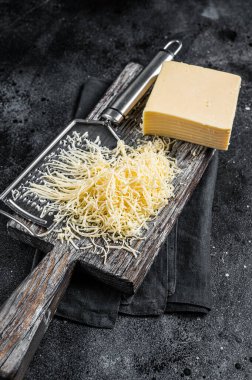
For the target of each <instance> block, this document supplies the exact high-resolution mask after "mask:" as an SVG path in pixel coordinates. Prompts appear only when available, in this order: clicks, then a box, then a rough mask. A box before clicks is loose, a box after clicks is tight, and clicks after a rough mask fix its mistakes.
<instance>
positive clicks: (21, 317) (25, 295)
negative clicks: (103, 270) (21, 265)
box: [0, 250, 76, 380]
mask: <svg viewBox="0 0 252 380" xmlns="http://www.w3.org/2000/svg"><path fill="white" fill-rule="evenodd" d="M75 262H76V256H75V254H74V253H71V252H64V253H63V252H62V251H61V252H59V250H57V252H56V250H55V251H54V250H52V251H51V252H50V253H48V254H47V255H46V256H45V257H44V259H43V260H42V261H41V262H40V263H39V265H38V266H37V267H36V268H35V269H34V270H33V272H32V273H31V274H30V275H29V276H28V277H27V278H26V279H25V280H24V281H23V282H22V283H21V285H20V286H19V287H18V288H17V289H16V290H15V291H14V292H13V293H12V295H11V296H10V298H9V299H8V300H7V301H6V302H5V304H4V305H3V306H2V308H1V310H0V379H16V380H17V379H22V378H23V376H24V373H25V371H26V369H27V367H28V365H29V363H30V361H31V359H32V357H33V355H34V353H35V351H36V349H37V347H38V345H39V343H40V341H41V339H42V338H43V335H44V333H45V331H46V330H47V327H48V325H49V323H50V321H51V319H52V317H53V315H54V313H55V310H56V309H57V306H58V304H59V301H60V299H61V296H62V295H63V294H64V291H65V289H66V288H67V286H68V283H69V280H70V278H71V274H72V271H73V268H74V264H75Z"/></svg>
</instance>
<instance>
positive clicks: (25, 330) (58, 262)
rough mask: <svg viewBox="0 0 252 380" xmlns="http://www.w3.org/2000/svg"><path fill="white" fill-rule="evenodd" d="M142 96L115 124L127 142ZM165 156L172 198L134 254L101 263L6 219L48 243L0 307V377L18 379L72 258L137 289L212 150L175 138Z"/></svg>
mask: <svg viewBox="0 0 252 380" xmlns="http://www.w3.org/2000/svg"><path fill="white" fill-rule="evenodd" d="M140 68H141V67H140V66H139V65H137V64H129V65H128V66H127V67H126V68H125V70H124V71H123V72H122V74H121V75H120V76H119V77H118V79H117V80H116V81H115V82H114V84H113V85H112V87H111V88H110V89H109V90H108V92H107V93H106V95H105V97H104V98H103V99H102V100H101V101H100V102H99V104H98V105H97V107H96V108H95V110H94V111H93V112H92V113H91V115H90V117H92V118H94V119H97V118H98V117H99V115H100V113H101V111H102V110H103V109H104V108H105V107H106V106H107V104H108V103H109V102H110V101H111V99H112V98H113V96H114V95H116V94H117V93H118V92H119V91H121V89H122V88H123V87H125V86H126V85H127V83H128V82H129V81H130V80H131V79H132V78H133V77H134V76H135V75H136V74H137V73H138V72H139V70H140ZM146 99H147V97H146ZM146 99H145V100H143V101H142V102H141V104H140V105H138V107H137V108H136V109H135V110H134V111H133V112H132V113H131V115H130V117H129V118H128V119H127V120H126V121H125V123H124V124H123V125H122V126H120V127H118V128H117V129H118V134H119V135H120V136H121V137H122V138H123V139H124V140H125V141H126V142H127V143H130V144H134V143H136V140H137V138H138V137H139V136H140V135H141V132H140V127H139V123H140V118H141V112H142V109H143V107H144V104H145V101H146ZM171 155H172V156H174V157H176V158H177V161H178V165H179V167H180V168H181V169H182V171H181V173H180V174H179V176H178V177H177V178H176V180H175V182H174V184H175V198H174V199H173V200H172V201H171V202H170V203H169V205H168V206H167V207H165V208H164V209H163V210H162V212H161V213H160V214H159V216H158V218H157V219H156V221H155V223H153V222H152V223H150V226H149V230H148V232H147V234H146V239H145V240H139V241H136V242H135V243H134V247H135V248H137V249H138V250H139V251H140V252H141V254H140V255H139V256H138V258H137V259H135V258H134V257H133V256H132V255H131V254H130V253H125V252H123V253H122V252H120V251H119V250H114V251H112V252H111V253H110V255H109V256H108V259H107V263H106V265H104V263H103V259H102V258H101V257H100V256H98V255H95V254H94V253H93V252H91V251H90V252H81V251H76V250H75V249H74V248H73V247H72V246H66V245H65V244H61V243H60V242H59V241H58V240H57V239H56V236H55V234H52V235H50V236H47V237H46V238H44V239H43V240H42V239H41V240H39V239H36V238H34V237H32V236H29V235H27V233H26V232H24V231H23V230H22V229H21V228H20V226H19V225H18V224H17V223H15V222H12V221H11V222H9V223H8V230H9V233H10V235H12V236H13V237H14V238H16V239H20V240H22V241H25V242H26V243H28V244H31V245H32V246H34V247H38V248H40V249H42V250H43V251H45V252H49V251H50V250H51V249H52V247H54V248H53V250H52V251H51V252H50V253H49V254H47V255H46V257H45V259H44V260H43V261H42V262H41V263H40V265H39V266H38V267H37V268H36V269H35V270H34V271H33V273H32V274H30V275H29V276H28V277H27V278H26V279H25V281H24V282H23V283H22V284H21V285H20V286H19V288H18V289H17V290H16V291H15V292H14V293H13V294H12V296H11V297H10V299H9V300H7V302H6V303H5V305H4V306H3V308H2V309H1V311H0V334H1V335H0V376H2V378H16V379H17V378H22V375H23V373H24V371H25V369H26V367H27V365H28V364H29V361H30V359H31V357H32V355H33V353H34V352H35V350H36V347H37V346H38V344H39V342H40V340H41V338H42V336H43V334H44V332H45V330H46V328H47V326H48V324H49V322H50V320H51V318H52V316H53V314H54V312H55V310H56V308H57V305H58V302H59V300H60V297H61V295H62V294H63V292H64V289H65V288H66V286H67V284H68V281H69V278H70V276H71V272H72V268H73V266H74V263H75V262H76V261H77V260H78V261H80V262H81V263H82V264H83V265H84V267H85V268H86V270H87V271H89V272H90V273H93V274H94V275H95V276H97V277H98V278H99V279H100V280H102V281H104V282H105V283H109V284H110V285H112V286H114V287H116V288H118V289H120V290H122V291H124V292H127V293H132V292H134V291H135V290H136V289H137V287H138V286H139V285H140V283H141V282H142V280H143V278H144V277H145V275H146V273H147V272H148V270H149V268H150V266H151V264H152V263H153V261H154V258H155V256H156V254H157V253H158V251H159V248H160V247H161V245H162V244H163V242H164V240H165V238H166V236H167V234H168V233H169V231H170V230H171V228H172V226H173V224H174V222H175V220H176V219H177V217H178V216H179V214H180V212H181V211H182V209H183V207H184V205H185V203H186V201H187V199H188V198H189V197H190V195H191V193H192V191H193V190H194V188H195V186H196V185H197V183H198V181H199V180H200V178H201V176H202V174H203V172H204V170H205V168H206V167H207V165H208V162H209V160H210V159H211V157H212V155H213V150H212V149H208V148H203V147H200V146H196V145H193V144H190V143H184V142H181V141H175V142H174V144H173V146H172V150H171ZM18 218H19V219H20V220H22V222H23V223H25V224H26V225H27V226H29V227H30V228H31V229H32V230H33V231H34V232H37V233H39V232H42V231H43V229H42V228H41V227H38V226H35V225H33V224H32V223H30V222H27V221H25V220H24V219H22V218H21V217H18Z"/></svg>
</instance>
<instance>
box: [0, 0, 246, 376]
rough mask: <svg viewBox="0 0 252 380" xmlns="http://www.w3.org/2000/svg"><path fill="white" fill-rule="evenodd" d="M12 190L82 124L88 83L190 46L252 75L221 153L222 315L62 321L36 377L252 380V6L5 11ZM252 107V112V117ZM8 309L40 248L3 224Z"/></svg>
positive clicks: (2, 295) (5, 124)
mask: <svg viewBox="0 0 252 380" xmlns="http://www.w3.org/2000/svg"><path fill="white" fill-rule="evenodd" d="M0 6H1V10H2V11H1V14H2V17H1V25H0V33H1V48H0V56H1V63H0V74H1V85H0V92H1V108H0V110H1V123H0V173H1V176H0V191H2V190H4V189H5V187H6V186H7V185H8V184H9V183H10V182H11V181H12V180H13V179H14V178H15V177H16V176H17V175H18V174H19V173H20V171H21V170H22V169H23V168H25V167H26V166H27V164H28V163H29V162H31V161H32V159H33V158H35V157H36V155H37V154H38V153H39V152H40V151H41V150H42V149H43V148H44V147H45V146H46V145H47V144H48V142H49V141H50V140H51V139H52V137H53V136H55V135H57V133H58V132H59V131H60V130H61V129H62V128H63V127H64V126H65V125H66V123H67V122H68V121H69V120H70V119H71V112H72V105H73V102H74V99H75V98H76V96H77V93H78V90H79V88H80V85H81V84H82V83H83V82H85V80H86V79H87V77H88V75H93V76H99V77H103V78H110V79H113V78H114V77H115V76H116V75H118V74H119V72H120V71H121V70H122V69H123V67H124V66H125V65H126V64H127V63H128V62H129V61H135V62H139V63H141V64H147V63H148V61H149V60H150V59H151V58H152V56H153V55H154V54H155V52H156V51H157V49H158V48H160V47H163V45H164V44H165V43H166V42H167V41H168V40H169V39H171V38H174V37H180V38H182V40H183V41H184V45H185V47H184V49H183V52H182V53H181V54H180V56H179V59H181V60H183V61H185V62H188V63H193V64H197V65H202V66H206V67H212V68H216V69H220V70H226V71H229V72H233V73H236V74H239V75H241V76H242V87H241V93H240V98H239V104H238V109H237V115H236V120H235V126H234V129H233V134H232V140H231V146H230V148H229V150H228V152H222V153H221V154H220V165H219V174H218V179H217V187H216V196H215V201H214V209H213V232H212V242H211V255H212V272H213V275H212V289H213V295H214V307H213V310H212V311H211V313H210V314H209V315H208V316H207V317H204V318H196V317H193V316H190V315H189V316H182V315H173V316H171V315H165V316H163V317H161V318H158V319H156V318H130V317H120V318H119V320H118V322H117V323H116V327H115V329H114V330H99V329H94V328H90V327H86V326H82V325H78V324H75V323H72V322H67V321H64V320H61V319H59V318H57V319H56V318H55V319H54V320H53V321H52V323H51V325H50V327H49V330H48V332H47V333H46V336H45V338H44V339H43V341H42V343H41V345H40V347H39V349H38V351H37V353H36V355H35V357H34V360H33V361H32V363H31V365H30V368H29V370H28V372H27V375H26V379H30V380H31V379H32V380H36V379H50V380H56V379H97V380H98V379H110V380H113V379H115V380H116V379H130V380H132V379H140V380H141V379H153V380H154V379H180V378H181V377H187V376H188V377H191V378H193V379H211V380H212V379H237V380H239V379H250V378H251V376H252V375H251V373H252V362H251V361H252V342H251V325H252V322H251V278H252V276H251V266H252V264H251V253H252V252H251V251H252V249H251V247H252V233H251V207H252V202H251V165H252V162H251V161H252V159H251V153H252V147H251V143H252V139H251V115H252V100H251V94H252V86H251V79H252V22H251V20H252V2H251V1H235V0H233V1H231V0H230V1H224V0H223V1H195V0H194V1H193V0H190V1H186V0H185V1H165V0H152V1H143V0H139V1H133V0H127V1H113V2H111V1H110V2H109V1H102V0H99V1H98V0H93V1H70V0H68V1H63V0H62V1H59V0H51V1H50V0H47V1H40V2H38V1H31V0H27V1H24V2H20V1H17V0H13V1H1V3H0ZM246 107H250V108H251V110H250V109H246ZM0 234H1V237H0V247H1V250H0V304H1V303H3V302H4V301H5V300H6V299H7V298H8V296H9V295H10V294H11V292H12V291H13V290H14V289H15V288H16V287H17V285H18V284H19V283H20V282H21V281H22V279H23V278H25V276H26V275H27V273H28V272H29V269H30V266H31V262H32V257H33V250H32V249H31V248H30V247H27V246H25V245H23V244H21V243H18V242H16V241H14V240H12V239H10V238H9V237H8V236H7V234H6V219H4V218H2V217H1V218H0Z"/></svg>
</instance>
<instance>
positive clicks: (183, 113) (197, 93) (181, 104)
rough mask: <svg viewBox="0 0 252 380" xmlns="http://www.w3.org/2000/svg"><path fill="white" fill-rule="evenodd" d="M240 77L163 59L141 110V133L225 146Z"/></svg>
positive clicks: (228, 136) (227, 141)
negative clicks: (142, 110)
mask: <svg viewBox="0 0 252 380" xmlns="http://www.w3.org/2000/svg"><path fill="white" fill-rule="evenodd" d="M240 84H241V78H240V77H239V76H238V75H234V74H229V73H225V72H222V71H218V70H212V69H207V68H203V67H199V66H193V65H188V64H185V63H180V62H174V61H173V62H165V63H164V64H163V66H162V69H161V72H160V74H159V76H158V78H157V80H156V83H155V85H154V88H153V90H152V92H151V94H150V97H149V99H148V102H147V104H146V107H145V109H144V112H143V133H144V134H151V135H160V136H168V137H173V138H176V139H179V140H184V141H189V142H192V143H195V144H199V145H204V146H207V147H211V148H216V149H221V150H227V149H228V145H229V139H230V134H231V130H232V125H233V121H234V116H235V111H236V105H237V100H238V95H239V89H240Z"/></svg>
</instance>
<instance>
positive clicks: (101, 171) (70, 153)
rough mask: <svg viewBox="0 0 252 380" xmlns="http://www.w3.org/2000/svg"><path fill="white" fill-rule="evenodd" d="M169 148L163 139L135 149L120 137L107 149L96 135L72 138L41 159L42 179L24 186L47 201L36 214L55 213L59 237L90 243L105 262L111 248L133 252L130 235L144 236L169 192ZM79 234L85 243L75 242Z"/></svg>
mask: <svg viewBox="0 0 252 380" xmlns="http://www.w3.org/2000/svg"><path fill="white" fill-rule="evenodd" d="M168 153H169V142H167V141H166V140H165V139H162V138H155V139H154V140H152V141H144V142H142V143H141V144H140V145H138V146H137V147H136V148H133V147H131V146H128V145H126V144H125V143H124V142H123V141H119V142H118V144H117V146H116V148H114V149H112V150H111V149H109V148H107V147H103V146H101V143H100V141H99V138H98V139H96V140H95V142H91V141H90V140H88V138H85V139H84V148H82V149H81V148H79V147H78V146H77V145H76V144H75V143H74V142H72V144H70V146H69V147H68V148H67V149H61V150H60V153H59V155H58V156H57V159H52V160H50V161H49V162H48V163H47V164H46V174H44V175H43V177H42V183H40V184H37V183H31V185H30V188H29V191H30V192H32V193H33V194H36V195H37V196H38V197H39V198H40V199H45V200H47V201H49V202H48V203H46V205H45V206H44V208H43V211H42V215H41V216H42V217H43V216H44V215H45V214H47V213H49V212H53V213H55V216H54V221H55V223H56V224H57V228H58V229H57V231H56V232H57V236H58V238H59V239H60V240H61V241H62V242H63V241H67V242H68V243H71V244H72V245H74V246H75V248H78V249H86V248H89V247H93V248H94V249H95V251H96V252H97V253H99V254H101V255H102V256H103V257H104V260H105V261H106V258H107V255H108V252H109V250H110V249H112V248H113V249H115V248H117V249H120V248H123V249H124V250H126V251H128V252H130V253H131V254H133V255H134V256H136V255H137V251H136V250H135V249H134V248H132V247H131V241H132V239H139V238H143V231H144V230H146V229H148V222H149V221H150V220H152V219H154V218H155V217H156V216H157V214H158V213H159V212H160V210H161V209H162V208H163V207H164V206H165V205H167V203H168V200H169V199H170V198H171V197H172V196H173V191H174V186H173V184H172V181H173V179H174V177H175V175H176V174H177V173H178V171H179V169H178V167H177V165H176V162H175V160H174V159H173V158H170V157H169V156H168ZM61 221H62V223H61ZM83 238H87V239H88V240H89V243H90V244H89V245H88V246H84V247H81V246H80V244H78V243H79V242H78V241H79V240H81V239H82V240H83ZM97 238H101V239H102V240H103V242H102V243H100V241H102V240H99V244H98V240H97Z"/></svg>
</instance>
